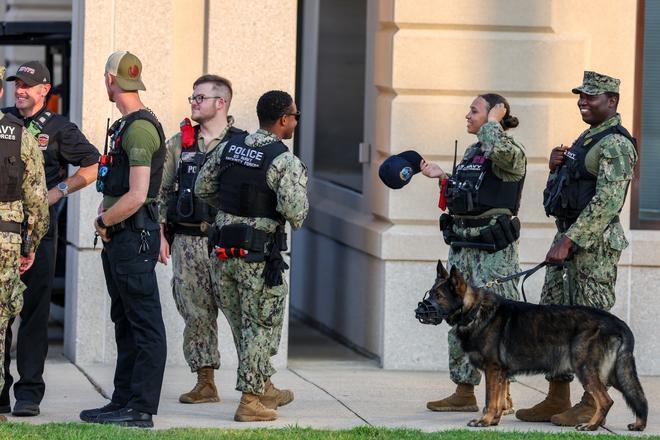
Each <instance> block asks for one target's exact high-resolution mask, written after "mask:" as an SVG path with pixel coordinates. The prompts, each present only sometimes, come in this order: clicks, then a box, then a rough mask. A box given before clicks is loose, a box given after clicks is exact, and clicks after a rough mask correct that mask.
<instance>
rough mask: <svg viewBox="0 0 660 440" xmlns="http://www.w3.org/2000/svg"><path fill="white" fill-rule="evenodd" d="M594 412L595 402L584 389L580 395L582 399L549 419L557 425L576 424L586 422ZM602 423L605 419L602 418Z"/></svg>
mask: <svg viewBox="0 0 660 440" xmlns="http://www.w3.org/2000/svg"><path fill="white" fill-rule="evenodd" d="M595 412H596V402H594V398H593V397H591V394H589V393H587V392H586V391H585V392H584V394H583V395H582V399H581V400H580V401H579V402H578V403H577V404H576V405H575V406H574V407H573V408H569V409H568V410H566V411H563V412H562V413H560V414H555V415H554V416H552V417H551V418H550V421H551V422H552V423H553V424H555V425H559V426H576V425H579V424H580V423H587V422H588V421H589V420H591V418H592V417H593V415H594V413H595ZM603 424H605V421H604V420H603Z"/></svg>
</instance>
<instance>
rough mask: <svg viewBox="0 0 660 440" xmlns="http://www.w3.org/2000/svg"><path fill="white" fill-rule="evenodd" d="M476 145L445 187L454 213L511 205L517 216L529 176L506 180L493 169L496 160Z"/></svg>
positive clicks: (473, 211) (474, 211)
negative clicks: (492, 159)
mask: <svg viewBox="0 0 660 440" xmlns="http://www.w3.org/2000/svg"><path fill="white" fill-rule="evenodd" d="M480 147H481V145H480V144H476V145H475V146H474V147H473V148H472V150H470V152H469V153H468V155H467V156H466V157H465V158H464V159H463V161H462V162H461V163H460V164H459V165H458V166H457V167H456V172H455V173H454V175H453V176H451V179H450V181H449V184H448V185H447V189H446V190H445V197H446V199H447V208H448V209H449V213H450V214H451V215H467V216H471V215H479V214H482V213H484V212H486V211H488V210H490V209H493V208H507V209H509V210H510V211H511V213H512V214H513V215H516V214H517V213H518V208H520V197H521V195H522V190H523V185H524V183H525V178H524V177H523V178H522V179H520V180H519V181H517V182H505V181H503V180H502V179H500V178H499V177H497V176H496V175H495V173H494V172H493V163H492V161H491V160H490V159H488V158H487V157H486V156H485V155H484V154H483V152H482V151H481V148H480Z"/></svg>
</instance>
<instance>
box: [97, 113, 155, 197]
mask: <svg viewBox="0 0 660 440" xmlns="http://www.w3.org/2000/svg"><path fill="white" fill-rule="evenodd" d="M138 119H144V120H147V121H149V122H150V123H151V124H153V125H154V127H156V130H157V131H158V136H159V137H160V146H159V147H158V150H157V151H156V152H155V153H154V154H153V156H152V157H151V173H150V177H149V189H148V191H147V198H155V197H156V196H157V195H158V190H159V189H160V182H161V179H162V176H163V164H164V163H165V134H164V133H163V127H162V126H161V125H160V122H158V119H156V116H154V115H153V113H151V112H150V111H149V110H146V109H140V110H138V111H136V112H133V113H131V114H129V115H128V116H126V117H124V118H121V119H119V120H118V121H116V122H115V123H114V124H112V126H111V127H110V130H109V131H108V136H109V137H110V151H109V153H108V156H109V158H110V163H109V166H108V167H107V168H106V167H99V179H100V180H102V186H101V188H102V191H101V192H102V193H103V194H104V195H106V196H113V197H120V196H123V195H124V194H126V193H127V192H128V190H129V176H130V165H129V162H128V154H127V153H126V151H125V150H124V149H123V148H122V146H121V145H122V138H123V135H124V133H126V130H127V129H128V127H130V125H131V124H132V123H133V122H135V121H137V120H138ZM102 168H103V169H105V171H102ZM103 173H105V174H103ZM102 174H103V175H102Z"/></svg>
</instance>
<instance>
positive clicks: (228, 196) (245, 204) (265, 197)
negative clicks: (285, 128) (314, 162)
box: [219, 139, 289, 221]
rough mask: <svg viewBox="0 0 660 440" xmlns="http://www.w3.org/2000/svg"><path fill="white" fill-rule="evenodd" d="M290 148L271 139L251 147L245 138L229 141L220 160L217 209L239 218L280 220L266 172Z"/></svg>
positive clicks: (274, 195) (275, 196) (275, 198)
mask: <svg viewBox="0 0 660 440" xmlns="http://www.w3.org/2000/svg"><path fill="white" fill-rule="evenodd" d="M286 151H289V149H288V148H287V146H286V145H284V143H282V142H281V141H279V142H273V143H271V144H268V145H264V146H263V147H259V148H253V147H248V146H247V145H246V144H245V140H244V139H240V140H239V139H236V140H232V141H231V142H228V143H227V145H225V147H224V149H223V150H222V158H221V160H220V172H219V174H220V177H219V179H220V210H221V211H224V212H226V213H228V214H233V215H238V216H241V217H266V218H271V219H273V220H276V221H281V219H282V217H281V215H280V214H279V213H278V212H277V210H276V208H277V195H276V194H275V192H273V190H271V189H270V188H269V187H268V183H267V182H266V172H267V171H268V167H270V164H271V163H272V162H273V160H274V159H275V158H276V157H277V156H279V155H280V154H282V153H284V152H286Z"/></svg>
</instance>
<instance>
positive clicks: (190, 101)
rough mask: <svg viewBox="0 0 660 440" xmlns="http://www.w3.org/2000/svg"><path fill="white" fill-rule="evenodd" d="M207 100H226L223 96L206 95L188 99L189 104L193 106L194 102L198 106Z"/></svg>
mask: <svg viewBox="0 0 660 440" xmlns="http://www.w3.org/2000/svg"><path fill="white" fill-rule="evenodd" d="M205 99H222V100H223V101H224V100H225V98H223V97H222V96H204V95H193V96H189V97H188V103H189V104H192V103H193V101H195V102H196V103H197V104H201V103H202V102H204V100H205Z"/></svg>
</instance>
